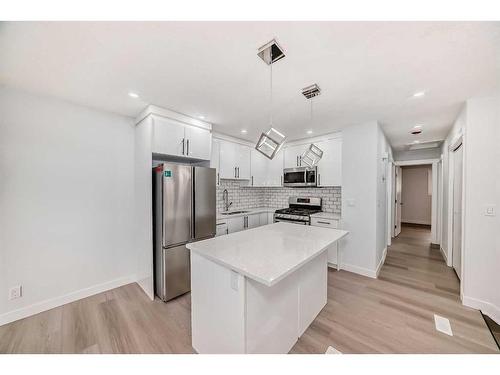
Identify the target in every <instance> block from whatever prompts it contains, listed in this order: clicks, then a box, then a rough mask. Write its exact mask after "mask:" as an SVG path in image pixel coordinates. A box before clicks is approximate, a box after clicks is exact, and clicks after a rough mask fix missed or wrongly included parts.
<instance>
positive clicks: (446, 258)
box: [439, 246, 448, 265]
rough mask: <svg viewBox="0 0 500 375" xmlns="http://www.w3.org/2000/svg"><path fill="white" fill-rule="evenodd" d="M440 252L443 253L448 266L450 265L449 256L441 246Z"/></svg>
mask: <svg viewBox="0 0 500 375" xmlns="http://www.w3.org/2000/svg"><path fill="white" fill-rule="evenodd" d="M439 251H440V252H441V255H442V256H443V258H444V261H445V263H446V265H448V256H447V255H446V251H444V249H443V248H442V247H441V246H439Z"/></svg>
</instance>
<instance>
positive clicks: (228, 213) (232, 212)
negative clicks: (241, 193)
mask: <svg viewBox="0 0 500 375" xmlns="http://www.w3.org/2000/svg"><path fill="white" fill-rule="evenodd" d="M245 212H248V211H231V212H221V213H220V214H221V215H236V214H244V213H245Z"/></svg>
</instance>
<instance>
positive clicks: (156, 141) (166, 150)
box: [152, 116, 185, 156]
mask: <svg viewBox="0 0 500 375" xmlns="http://www.w3.org/2000/svg"><path fill="white" fill-rule="evenodd" d="M184 139H185V137H184V124H183V123H180V122H178V121H175V120H170V119H167V118H164V117H158V116H154V117H153V146H152V151H153V153H156V154H163V155H174V156H184V153H185V144H184Z"/></svg>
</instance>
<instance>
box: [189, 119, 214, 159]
mask: <svg viewBox="0 0 500 375" xmlns="http://www.w3.org/2000/svg"><path fill="white" fill-rule="evenodd" d="M185 138H186V152H185V155H186V156H189V157H190V158H196V159H203V160H210V150H211V148H212V133H211V132H210V130H207V129H202V128H197V127H196V126H186V127H185Z"/></svg>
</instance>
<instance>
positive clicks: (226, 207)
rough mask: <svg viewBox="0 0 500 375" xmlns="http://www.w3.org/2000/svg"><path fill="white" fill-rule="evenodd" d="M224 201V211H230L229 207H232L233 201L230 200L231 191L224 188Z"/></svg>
mask: <svg viewBox="0 0 500 375" xmlns="http://www.w3.org/2000/svg"><path fill="white" fill-rule="evenodd" d="M222 201H223V202H224V211H229V207H231V205H232V204H233V202H229V193H228V192H227V189H224V191H223V192H222Z"/></svg>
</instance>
